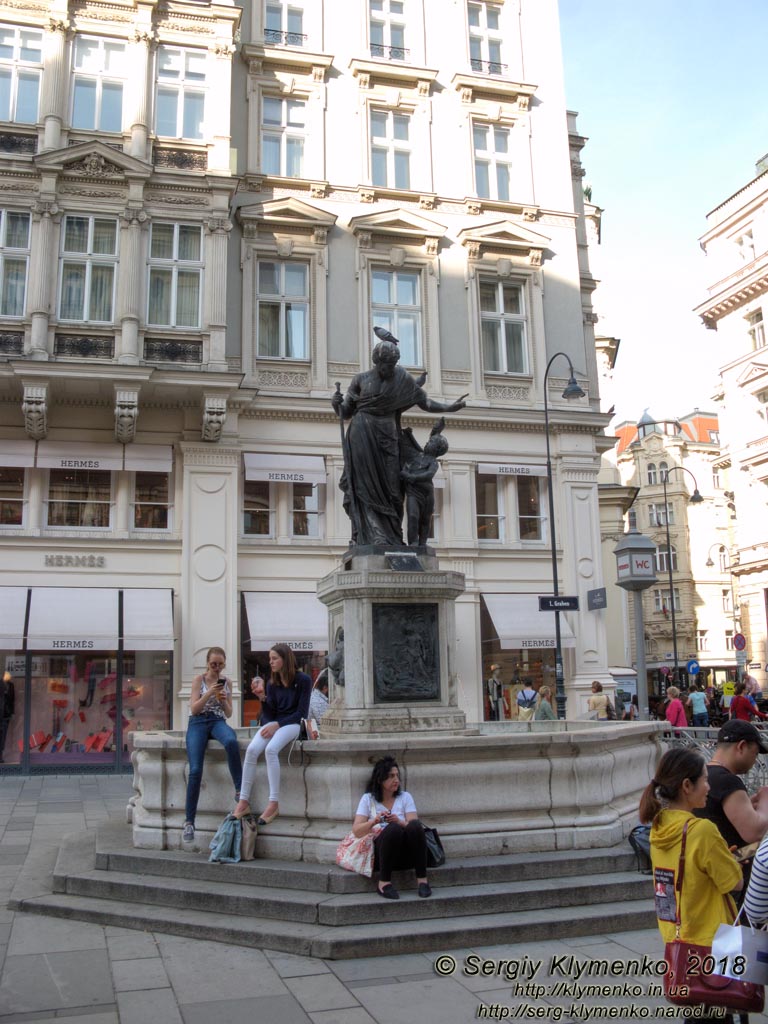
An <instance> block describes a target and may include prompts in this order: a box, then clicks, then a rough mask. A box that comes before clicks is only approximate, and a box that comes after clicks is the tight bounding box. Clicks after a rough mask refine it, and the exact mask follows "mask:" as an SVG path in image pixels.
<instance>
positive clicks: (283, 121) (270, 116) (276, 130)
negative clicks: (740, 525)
mask: <svg viewBox="0 0 768 1024" xmlns="http://www.w3.org/2000/svg"><path fill="white" fill-rule="evenodd" d="M306 126H307V104H306V103H305V102H304V100H297V99H291V98H285V99H280V98H279V97H277V96H263V97H262V100H261V169H262V171H263V172H264V173H265V174H274V175H277V176H278V177H281V178H301V177H302V176H303V174H304V140H305V137H306Z"/></svg>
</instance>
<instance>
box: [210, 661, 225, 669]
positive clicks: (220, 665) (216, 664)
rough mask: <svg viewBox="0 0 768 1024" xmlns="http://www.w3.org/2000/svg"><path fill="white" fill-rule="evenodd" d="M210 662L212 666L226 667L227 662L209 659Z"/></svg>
mask: <svg viewBox="0 0 768 1024" xmlns="http://www.w3.org/2000/svg"><path fill="white" fill-rule="evenodd" d="M208 664H209V665H210V666H211V668H224V666H225V664H226V662H224V661H209V662H208Z"/></svg>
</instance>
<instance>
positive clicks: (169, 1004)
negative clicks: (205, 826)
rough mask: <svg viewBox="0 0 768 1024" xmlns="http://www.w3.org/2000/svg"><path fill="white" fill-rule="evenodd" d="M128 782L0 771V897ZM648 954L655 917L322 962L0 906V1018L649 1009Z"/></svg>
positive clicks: (430, 1022)
mask: <svg viewBox="0 0 768 1024" xmlns="http://www.w3.org/2000/svg"><path fill="white" fill-rule="evenodd" d="M130 793H131V781H130V777H128V776H120V777H113V776H34V777H9V776H3V777H0V907H5V906H6V905H7V901H8V897H9V895H10V892H11V889H12V888H13V884H14V880H15V878H16V876H17V874H18V872H19V871H20V869H21V867H22V865H23V864H24V861H25V859H26V857H27V854H28V852H29V850H30V845H31V844H34V847H35V850H36V851H39V850H40V849H41V848H42V847H46V846H47V847H56V846H57V845H58V843H59V840H60V839H61V837H62V836H64V835H67V834H68V833H70V832H77V831H79V830H82V829H94V828H96V827H97V826H98V825H99V823H100V822H103V821H106V820H108V819H109V818H116V819H118V820H121V821H122V820H124V818H125V806H126V803H127V801H128V797H129V796H130ZM660 954H661V944H660V939H659V936H658V932H657V931H656V930H655V929H654V930H650V931H640V932H624V933H621V934H616V935H593V936H588V937H583V938H577V939H573V938H569V939H564V940H562V941H548V942H536V941H535V937H532V941H531V942H529V943H525V944H519V945H509V946H494V947H487V948H477V949H473V950H469V949H460V950H446V951H444V952H443V953H441V954H437V953H425V954H407V955H402V956H391V957H372V958H367V959H361V960H336V961H331V960H328V961H324V960H315V959H311V958H308V957H299V956H290V955H288V954H285V953H277V952H273V951H270V950H254V949H241V948H240V947H237V946H229V945H224V944H222V943H216V942H207V941H201V940H194V939H185V938H178V937H175V936H169V935H162V934H160V933H157V934H154V933H150V932H140V931H131V930H129V929H123V928H112V927H101V926H99V925H93V924H86V923H82V922H78V921H67V920H60V919H57V918H47V917H39V916H37V915H32V914H19V913H16V914H14V913H13V912H11V911H9V910H5V909H0V966H1V967H2V973H1V974H0V1024H8V1022H12V1021H14V1022H15V1021H56V1022H57V1024H65V1022H69V1024H74V1022H75V1021H82V1022H87V1024H117V1022H120V1024H145V1022H146V1024H181V1022H183V1024H209V1022H211V1021H213V1022H215V1024H242V1022H243V1021H254V1022H255V1024H262V1022H264V1024H309V1022H310V1021H311V1022H314V1024H414V1022H421V1024H469V1022H470V1021H473V1020H476V1019H486V1018H487V1019H493V1020H503V1019H510V1020H512V1019H517V1020H526V1019H527V1020H531V1019H539V1020H546V1021H554V1022H556V1024H557V1022H559V1021H563V1022H566V1021H571V1020H582V1021H583V1020H588V1019H590V1017H591V1016H592V1012H591V1011H593V1010H594V1009H597V1013H596V1014H595V1015H594V1016H595V1017H597V1019H599V1017H601V1016H603V1015H604V1014H603V1013H602V1012H601V1010H600V1009H598V1008H602V1007H606V1008H608V1007H612V1006H613V1007H616V1008H617V1011H618V1012H617V1011H614V1012H616V1013H617V1016H618V1015H619V1013H620V1016H621V1017H629V1016H630V1014H631V1016H632V1017H633V1018H634V1019H642V1018H643V1017H646V1016H647V1017H648V1018H655V1017H656V1016H657V1014H656V1010H657V1008H661V1007H664V1008H665V1010H664V1012H665V1014H666V1012H667V1011H668V1010H670V1011H672V1008H671V1007H669V1006H668V1004H665V1003H664V1001H663V999H661V998H659V997H658V996H657V995H655V994H649V993H648V986H649V985H658V984H660V982H659V979H657V978H653V977H649V976H647V975H645V976H643V974H642V970H643V957H644V956H645V957H646V958H647V959H646V962H645V969H646V970H647V969H648V963H649V962H655V961H656V960H657V959H658V958H659V956H660ZM601 960H609V961H619V962H620V963H621V965H623V966H622V967H621V968H620V973H619V975H618V976H614V977H610V976H608V977H606V976H604V975H603V976H595V974H594V973H592V975H589V974H588V975H582V976H581V977H580V978H578V977H577V974H578V971H579V966H578V965H580V964H587V965H589V964H592V965H594V964H595V962H596V961H601ZM539 961H541V963H540V965H539V966H538V969H536V968H537V964H539ZM454 965H455V966H454ZM516 972H518V973H517V976H516V977H513V975H515V974H516ZM579 985H590V986H600V987H601V988H602V986H605V991H604V992H603V991H600V992H598V991H596V990H595V989H594V988H593V989H592V990H588V991H586V992H581V993H580V992H579V990H578V987H577V986H579ZM672 1012H674V1011H672ZM681 1016H682V1014H681ZM766 1019H768V1018H765V1017H762V1016H761V1017H755V1016H753V1017H752V1021H758V1020H760V1021H761V1020H766Z"/></svg>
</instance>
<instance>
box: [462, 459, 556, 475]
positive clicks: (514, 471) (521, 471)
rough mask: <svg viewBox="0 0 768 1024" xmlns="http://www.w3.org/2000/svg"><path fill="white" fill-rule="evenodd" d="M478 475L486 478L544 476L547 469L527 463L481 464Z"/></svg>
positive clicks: (543, 466)
mask: <svg viewBox="0 0 768 1024" xmlns="http://www.w3.org/2000/svg"><path fill="white" fill-rule="evenodd" d="M477 471H478V473H483V474H485V475H486V476H546V475H547V467H546V466H545V465H541V464H539V463H536V464H534V463H527V462H481V463H480V464H479V465H478V467H477Z"/></svg>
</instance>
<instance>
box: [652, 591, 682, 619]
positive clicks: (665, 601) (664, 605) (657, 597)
mask: <svg viewBox="0 0 768 1024" xmlns="http://www.w3.org/2000/svg"><path fill="white" fill-rule="evenodd" d="M672 593H673V595H674V601H675V612H679V611H680V591H679V590H678V589H677V587H675V588H674V589H673V591H672ZM653 610H654V611H655V612H663V613H664V614H665V615H668V614H669V611H670V604H669V590H654V592H653Z"/></svg>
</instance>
